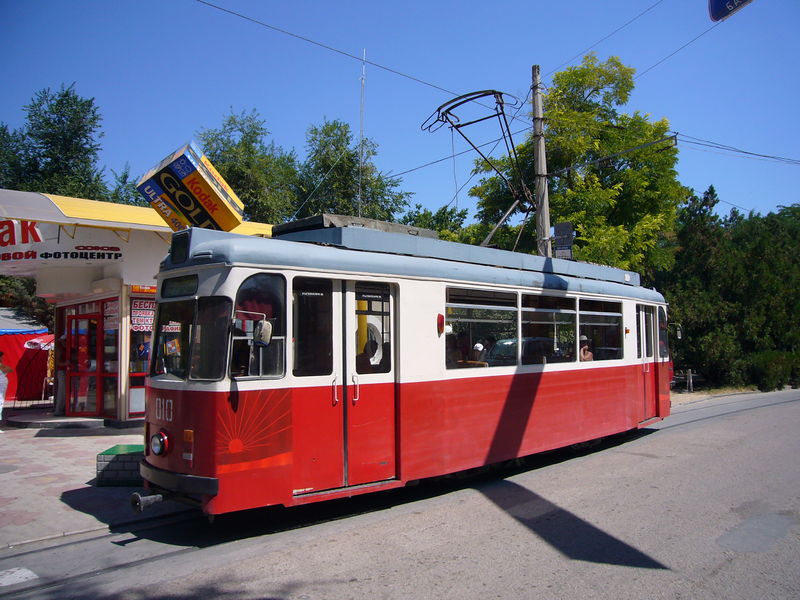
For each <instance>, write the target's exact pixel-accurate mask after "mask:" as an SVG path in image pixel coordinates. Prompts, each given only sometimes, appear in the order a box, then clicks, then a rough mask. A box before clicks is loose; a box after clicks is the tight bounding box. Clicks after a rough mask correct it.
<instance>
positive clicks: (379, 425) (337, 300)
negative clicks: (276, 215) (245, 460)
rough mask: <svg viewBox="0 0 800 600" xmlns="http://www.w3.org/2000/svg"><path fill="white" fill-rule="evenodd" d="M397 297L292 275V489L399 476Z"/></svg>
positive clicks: (388, 291)
mask: <svg viewBox="0 0 800 600" xmlns="http://www.w3.org/2000/svg"><path fill="white" fill-rule="evenodd" d="M394 301H395V298H394V294H393V293H392V288H391V287H390V286H389V285H388V284H376V283H366V282H356V281H339V280H330V279H320V278H313V279H312V278H296V279H295V280H294V283H293V307H294V308H293V321H294V325H293V327H294V375H295V377H296V379H295V381H296V382H297V383H298V384H300V385H298V386H297V387H296V388H295V390H294V392H293V393H294V398H295V399H294V410H293V420H294V424H293V438H294V444H293V445H294V457H295V465H294V467H295V468H294V472H295V474H294V481H293V490H294V494H295V495H298V494H305V493H313V492H318V491H323V490H326V489H334V488H340V487H347V486H354V485H361V484H365V483H372V482H377V481H383V480H386V479H392V478H394V477H395V475H396V467H395V465H396V459H395V384H394V382H395V372H396V366H395V346H394V343H395V340H394V323H395V321H394V319H393V311H394ZM309 385H310V387H308V386H309Z"/></svg>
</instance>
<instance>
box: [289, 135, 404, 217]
mask: <svg viewBox="0 0 800 600" xmlns="http://www.w3.org/2000/svg"><path fill="white" fill-rule="evenodd" d="M306 147H307V151H308V156H307V158H306V160H305V162H304V163H303V165H302V167H301V169H300V178H299V187H298V199H299V201H300V205H299V207H298V209H297V216H298V217H305V216H309V215H315V214H319V213H326V212H327V213H334V214H343V215H353V216H362V217H367V218H371V219H379V220H382V221H394V220H395V218H396V215H397V214H398V213H400V212H402V210H403V209H404V208H405V207H406V206H407V204H408V200H407V199H408V197H409V196H410V194H409V193H408V192H403V191H400V190H398V186H399V185H400V180H399V179H398V178H396V177H389V176H387V175H384V174H383V173H381V172H380V171H378V169H377V167H376V166H375V165H374V163H372V162H371V159H372V158H374V157H375V155H376V154H377V145H376V144H375V143H374V142H372V141H370V140H369V139H364V141H363V145H361V153H359V143H358V142H354V141H353V135H352V133H351V131H350V126H349V125H347V124H346V123H344V122H342V121H339V120H334V121H327V120H326V121H325V122H324V123H323V124H322V125H321V126H312V127H311V128H309V130H308V133H307V134H306ZM359 154H361V156H362V157H363V161H361V160H360V157H359ZM362 162H363V164H361V163H362ZM360 165H361V166H360Z"/></svg>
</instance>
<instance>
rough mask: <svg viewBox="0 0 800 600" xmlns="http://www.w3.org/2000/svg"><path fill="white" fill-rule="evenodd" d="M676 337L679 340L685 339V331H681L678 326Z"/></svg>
mask: <svg viewBox="0 0 800 600" xmlns="http://www.w3.org/2000/svg"><path fill="white" fill-rule="evenodd" d="M675 337H676V338H678V339H679V340H682V339H683V329H681V326H680V325H677V326H676V327H675Z"/></svg>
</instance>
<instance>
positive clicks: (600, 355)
mask: <svg viewBox="0 0 800 600" xmlns="http://www.w3.org/2000/svg"><path fill="white" fill-rule="evenodd" d="M578 308H579V313H580V314H579V322H580V339H579V342H578V346H579V348H580V347H582V346H584V345H586V344H588V350H589V353H590V354H591V357H590V358H588V360H614V359H618V358H622V304H621V303H620V302H609V301H604V300H580V302H579V306H578ZM583 360H586V359H583Z"/></svg>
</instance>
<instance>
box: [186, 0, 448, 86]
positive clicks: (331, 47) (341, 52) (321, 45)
mask: <svg viewBox="0 0 800 600" xmlns="http://www.w3.org/2000/svg"><path fill="white" fill-rule="evenodd" d="M195 1H196V2H199V3H200V4H205V5H206V6H208V7H210V8H215V9H216V10H219V11H221V12H224V13H228V14H229V15H233V16H235V17H239V18H240V19H244V20H245V21H250V22H251V23H254V24H256V25H259V26H260V27H265V28H267V29H271V30H272V31H277V32H278V33H282V34H283V35H288V36H289V37H293V38H295V39H298V40H301V41H303V42H307V43H309V44H313V45H315V46H319V47H320V48H324V49H325V50H330V51H331V52H335V53H337V54H341V55H342V56H346V57H347V58H352V59H353V60H357V61H358V62H360V63H362V64H363V63H366V64H368V65H370V66H373V67H376V68H378V69H382V70H384V71H387V72H389V73H393V74H395V75H398V76H400V77H405V78H406V79H410V80H411V81H415V82H417V83H421V84H422V85H426V86H428V87H431V88H434V89H436V90H439V91H440V92H445V93H447V94H450V95H451V96H458V93H456V92H453V91H451V90H448V89H447V88H443V87H441V86H439V85H436V84H435V83H430V82H428V81H425V80H423V79H420V78H419V77H414V76H413V75H409V74H407V73H403V72H402V71H398V70H396V69H392V68H391V67H387V66H385V65H381V64H379V63H376V62H373V61H371V60H364V58H362V57H360V56H356V55H355V54H350V53H349V52H345V51H344V50H339V49H338V48H334V47H333V46H328V45H327V44H323V43H322V42H318V41H316V40H312V39H311V38H307V37H304V36H302V35H298V34H296V33H292V32H291V31H287V30H286V29H281V28H280V27H276V26H275V25H270V24H269V23H265V22H264V21H259V20H258V19H254V18H253V17H248V16H247V15H243V14H242V13H238V12H236V11H235V10H231V9H229V8H225V7H224V6H219V5H217V4H213V3H212V2H208V1H207V0H195Z"/></svg>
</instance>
